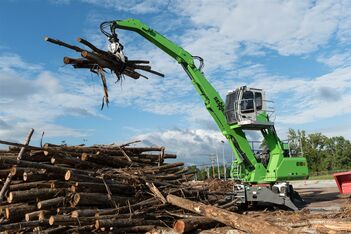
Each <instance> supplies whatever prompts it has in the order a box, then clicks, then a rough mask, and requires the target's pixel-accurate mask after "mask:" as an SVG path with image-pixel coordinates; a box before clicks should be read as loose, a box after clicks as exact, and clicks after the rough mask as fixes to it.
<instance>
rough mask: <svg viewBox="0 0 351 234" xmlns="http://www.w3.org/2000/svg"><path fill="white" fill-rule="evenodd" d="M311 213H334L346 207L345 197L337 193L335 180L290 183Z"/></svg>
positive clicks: (346, 200)
mask: <svg viewBox="0 0 351 234" xmlns="http://www.w3.org/2000/svg"><path fill="white" fill-rule="evenodd" d="M291 184H292V185H293V187H294V189H295V190H296V191H297V192H298V193H299V194H300V196H301V197H302V198H303V199H304V201H305V209H308V210H310V211H311V212H336V211H338V210H339V209H340V208H342V207H344V206H345V205H348V199H347V197H346V196H342V195H340V193H339V190H338V187H337V185H336V183H335V180H306V181H294V182H291Z"/></svg>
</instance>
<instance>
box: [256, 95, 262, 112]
mask: <svg viewBox="0 0 351 234" xmlns="http://www.w3.org/2000/svg"><path fill="white" fill-rule="evenodd" d="M255 103H256V110H258V111H259V110H262V93H258V92H255Z"/></svg>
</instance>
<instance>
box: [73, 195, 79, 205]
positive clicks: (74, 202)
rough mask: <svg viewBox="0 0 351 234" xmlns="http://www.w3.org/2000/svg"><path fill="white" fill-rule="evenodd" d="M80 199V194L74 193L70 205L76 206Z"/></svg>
mask: <svg viewBox="0 0 351 234" xmlns="http://www.w3.org/2000/svg"><path fill="white" fill-rule="evenodd" d="M79 201H80V195H79V193H76V194H74V197H73V201H72V207H76V206H77V204H78V203H79Z"/></svg>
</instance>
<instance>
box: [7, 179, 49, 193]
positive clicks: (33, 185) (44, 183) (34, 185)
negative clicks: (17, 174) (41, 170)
mask: <svg viewBox="0 0 351 234" xmlns="http://www.w3.org/2000/svg"><path fill="white" fill-rule="evenodd" d="M32 188H38V189H39V188H56V187H55V182H54V181H35V182H26V183H20V184H11V185H10V187H9V190H10V191H16V190H29V189H32Z"/></svg>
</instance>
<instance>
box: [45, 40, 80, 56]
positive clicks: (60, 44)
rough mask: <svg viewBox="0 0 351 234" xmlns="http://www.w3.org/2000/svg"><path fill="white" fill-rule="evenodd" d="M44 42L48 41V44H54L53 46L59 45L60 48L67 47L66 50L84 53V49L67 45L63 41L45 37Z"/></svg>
mask: <svg viewBox="0 0 351 234" xmlns="http://www.w3.org/2000/svg"><path fill="white" fill-rule="evenodd" d="M44 40H45V41H48V42H51V43H53V44H56V45H59V46H63V47H66V48H68V49H71V50H74V51H76V52H82V51H84V50H83V49H82V48H79V47H78V46H73V45H70V44H67V43H65V42H63V41H60V40H56V39H53V38H50V37H48V36H46V37H44Z"/></svg>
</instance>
